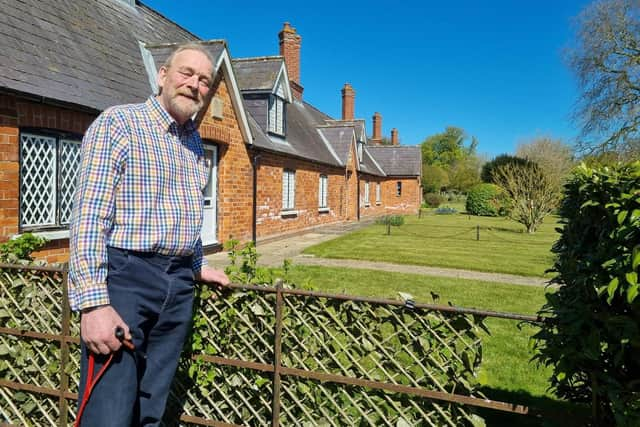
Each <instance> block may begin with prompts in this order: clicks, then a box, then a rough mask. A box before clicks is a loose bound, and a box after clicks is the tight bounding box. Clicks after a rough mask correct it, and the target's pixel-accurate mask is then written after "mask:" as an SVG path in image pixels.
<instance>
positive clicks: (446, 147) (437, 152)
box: [422, 126, 478, 167]
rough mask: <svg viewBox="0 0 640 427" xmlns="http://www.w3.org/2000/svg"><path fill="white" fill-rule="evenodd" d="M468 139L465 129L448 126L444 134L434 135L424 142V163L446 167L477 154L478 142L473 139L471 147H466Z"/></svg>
mask: <svg viewBox="0 0 640 427" xmlns="http://www.w3.org/2000/svg"><path fill="white" fill-rule="evenodd" d="M466 138H467V136H466V134H465V132H464V130H463V129H460V128H457V127H453V126H448V127H447V128H446V129H445V131H444V132H443V133H438V134H435V135H432V136H430V137H428V138H427V139H425V140H424V141H423V142H422V162H423V163H424V164H427V165H436V166H443V167H445V166H451V165H452V164H453V163H454V162H455V161H456V160H460V159H462V158H464V157H467V156H469V155H471V154H475V150H476V147H477V146H478V141H477V140H476V138H475V137H473V138H472V140H471V143H470V145H469V147H465V146H464V141H465V139H466Z"/></svg>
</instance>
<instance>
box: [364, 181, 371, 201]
mask: <svg viewBox="0 0 640 427" xmlns="http://www.w3.org/2000/svg"><path fill="white" fill-rule="evenodd" d="M364 205H365V206H369V205H370V203H369V181H365V183H364Z"/></svg>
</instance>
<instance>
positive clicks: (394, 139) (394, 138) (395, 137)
mask: <svg viewBox="0 0 640 427" xmlns="http://www.w3.org/2000/svg"><path fill="white" fill-rule="evenodd" d="M391 145H399V143H398V129H396V128H393V129H391Z"/></svg>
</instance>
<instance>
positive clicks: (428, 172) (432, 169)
mask: <svg viewBox="0 0 640 427" xmlns="http://www.w3.org/2000/svg"><path fill="white" fill-rule="evenodd" d="M448 185H449V175H448V174H447V171H445V170H444V169H443V168H441V167H440V166H435V165H424V166H423V167H422V191H424V193H425V194H426V193H437V192H440V191H441V190H442V189H443V188H445V187H447V186H448Z"/></svg>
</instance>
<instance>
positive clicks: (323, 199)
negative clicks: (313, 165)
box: [318, 175, 329, 209]
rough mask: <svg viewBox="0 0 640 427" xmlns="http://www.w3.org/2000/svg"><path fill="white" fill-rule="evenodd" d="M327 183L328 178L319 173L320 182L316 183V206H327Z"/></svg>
mask: <svg viewBox="0 0 640 427" xmlns="http://www.w3.org/2000/svg"><path fill="white" fill-rule="evenodd" d="M327 184H328V179H327V176H326V175H320V183H319V185H318V207H319V208H321V209H322V208H327V207H329V206H328V204H327Z"/></svg>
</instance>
